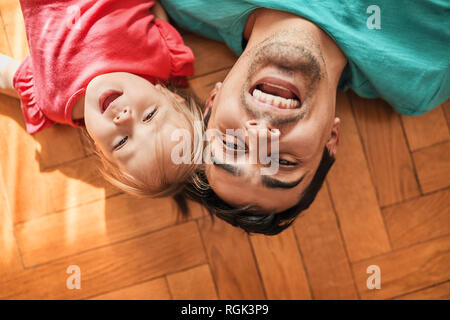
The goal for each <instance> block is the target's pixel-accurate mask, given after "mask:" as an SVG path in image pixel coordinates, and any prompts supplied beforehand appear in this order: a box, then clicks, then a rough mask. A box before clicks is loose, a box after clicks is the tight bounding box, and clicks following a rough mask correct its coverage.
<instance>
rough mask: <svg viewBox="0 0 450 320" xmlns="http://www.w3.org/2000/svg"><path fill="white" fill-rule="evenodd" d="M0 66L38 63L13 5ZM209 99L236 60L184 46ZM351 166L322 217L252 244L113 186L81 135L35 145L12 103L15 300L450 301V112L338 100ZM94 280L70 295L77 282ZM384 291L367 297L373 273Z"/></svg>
mask: <svg viewBox="0 0 450 320" xmlns="http://www.w3.org/2000/svg"><path fill="white" fill-rule="evenodd" d="M0 19H1V20H0V52H1V53H4V54H8V55H11V56H14V57H15V58H17V59H22V58H23V57H24V56H25V55H26V54H27V46H26V41H25V36H24V30H23V20H22V17H21V13H20V9H19V6H18V1H17V0H2V1H1V4H0ZM183 37H184V39H185V41H186V43H187V44H188V45H190V46H191V47H192V48H193V50H194V52H195V54H196V57H197V62H196V65H195V68H196V76H195V77H192V79H190V83H191V85H192V87H193V89H194V90H195V92H196V93H197V95H198V96H199V97H201V98H202V99H204V98H205V97H206V96H207V94H208V92H209V91H210V90H211V89H212V87H213V85H214V83H215V82H216V81H219V80H222V79H224V77H225V75H226V74H227V72H228V71H229V69H230V67H231V66H232V65H233V62H234V61H235V59H236V57H235V56H234V55H233V54H232V53H231V52H230V51H229V50H228V49H227V48H226V47H225V46H223V45H222V44H219V43H216V42H213V41H210V40H206V39H203V38H200V37H197V36H194V35H192V34H188V33H183ZM337 113H338V116H339V117H340V118H341V120H342V128H341V129H342V136H341V145H340V148H339V151H338V160H337V162H336V164H335V166H334V167H333V169H332V170H331V172H330V174H329V175H328V177H327V180H326V184H325V186H324V188H323V189H322V190H321V191H320V193H319V195H318V198H317V199H316V201H315V202H314V204H313V206H312V207H311V208H310V210H308V211H307V212H305V213H304V214H302V215H301V216H300V217H299V218H298V219H297V220H296V222H295V225H294V226H293V227H291V228H289V229H287V230H286V231H285V232H284V233H282V234H281V235H278V236H275V237H265V236H250V237H249V236H247V235H246V234H245V233H243V232H241V231H240V230H238V229H235V228H233V227H230V226H229V225H227V224H225V223H223V222H221V221H219V220H216V223H215V224H214V225H212V224H211V222H210V219H209V218H208V216H207V215H206V213H205V212H204V211H203V210H202V209H201V208H200V207H199V206H198V205H194V204H193V205H192V213H193V214H192V217H191V218H190V219H189V220H188V221H180V220H177V215H176V211H175V206H174V204H173V203H172V201H170V200H167V199H161V200H136V199H133V198H132V197H129V196H127V195H125V194H123V193H122V192H119V190H117V189H115V188H113V187H112V186H110V185H108V184H107V183H105V182H104V181H103V180H102V179H101V178H100V177H99V175H98V173H97V171H96V167H95V162H94V159H93V157H92V155H90V154H89V153H88V152H86V150H85V147H84V145H83V142H82V140H81V136H80V132H79V131H78V130H77V129H75V128H70V127H64V126H54V127H52V128H50V129H48V130H45V131H43V132H41V133H39V134H37V135H35V136H34V137H32V136H30V135H28V134H27V133H26V132H25V129H24V122H23V120H22V115H21V111H20V109H19V102H18V101H16V100H13V99H10V98H7V97H4V96H1V97H0V298H2V299H449V298H450V282H449V279H450V250H449V249H450V189H449V185H450V135H449V120H450V103H449V102H448V101H447V103H446V104H444V105H442V106H440V107H438V108H436V109H434V110H433V111H431V112H430V113H428V114H426V115H423V116H420V117H403V116H399V115H398V114H396V113H395V112H393V110H392V109H391V108H390V107H389V106H388V105H387V104H386V103H385V102H383V101H381V100H367V99H362V98H359V97H357V96H356V95H355V94H353V93H351V92H346V93H343V92H339V94H338V107H337ZM71 265H77V266H79V267H80V270H81V289H80V290H76V289H75V290H69V289H67V288H66V280H67V278H68V277H69V274H67V273H66V270H67V268H68V267H69V266H71ZM370 265H377V266H379V267H380V270H381V289H379V290H369V289H368V288H367V286H366V281H367V278H368V277H369V276H370V274H367V273H366V270H367V267H368V266H370Z"/></svg>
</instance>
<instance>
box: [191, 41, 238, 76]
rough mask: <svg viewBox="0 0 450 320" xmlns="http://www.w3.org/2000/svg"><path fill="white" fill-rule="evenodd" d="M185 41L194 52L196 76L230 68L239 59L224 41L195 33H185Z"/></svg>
mask: <svg viewBox="0 0 450 320" xmlns="http://www.w3.org/2000/svg"><path fill="white" fill-rule="evenodd" d="M183 40H184V43H185V44H186V45H187V46H189V47H190V48H191V49H192V51H193V52H194V56H195V63H194V71H195V75H194V77H195V78H197V77H200V76H202V75H204V74H207V73H211V72H215V71H218V70H222V69H224V68H230V67H232V66H233V64H234V63H235V61H236V60H237V57H236V55H235V54H234V53H233V51H231V50H230V49H229V48H228V47H227V46H226V45H225V44H224V43H223V42H219V41H214V40H211V39H207V38H204V37H202V36H199V35H195V34H193V33H189V32H188V33H186V34H183Z"/></svg>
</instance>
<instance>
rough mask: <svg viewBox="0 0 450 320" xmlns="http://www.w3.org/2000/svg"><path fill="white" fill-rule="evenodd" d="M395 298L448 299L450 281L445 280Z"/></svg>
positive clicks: (449, 296) (449, 297)
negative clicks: (436, 284)
mask: <svg viewBox="0 0 450 320" xmlns="http://www.w3.org/2000/svg"><path fill="white" fill-rule="evenodd" d="M396 299H397V300H450V282H445V283H443V284H440V285H438V286H434V287H431V288H427V289H424V290H420V291H418V292H414V293H411V294H407V295H405V296H401V297H398V298H396Z"/></svg>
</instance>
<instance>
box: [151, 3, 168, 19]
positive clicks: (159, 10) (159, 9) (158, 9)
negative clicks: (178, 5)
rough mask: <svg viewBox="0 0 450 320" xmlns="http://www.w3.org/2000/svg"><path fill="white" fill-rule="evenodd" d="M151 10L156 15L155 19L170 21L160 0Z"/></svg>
mask: <svg viewBox="0 0 450 320" xmlns="http://www.w3.org/2000/svg"><path fill="white" fill-rule="evenodd" d="M150 10H151V11H152V13H153V14H154V15H155V19H159V20H164V21H169V17H168V16H167V13H166V11H165V10H164V8H163V6H162V5H161V3H159V2H158V1H156V2H155V4H154V5H153V7H151V9H150Z"/></svg>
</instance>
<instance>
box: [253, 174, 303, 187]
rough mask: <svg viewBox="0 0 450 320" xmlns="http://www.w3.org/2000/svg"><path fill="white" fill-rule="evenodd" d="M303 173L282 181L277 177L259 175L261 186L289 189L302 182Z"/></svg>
mask: <svg viewBox="0 0 450 320" xmlns="http://www.w3.org/2000/svg"><path fill="white" fill-rule="evenodd" d="M304 177H305V175H302V176H301V177H300V179H298V180H296V181H292V182H284V181H281V180H278V179H274V178H271V177H269V176H261V181H262V184H263V186H265V187H267V188H270V189H277V188H280V189H291V188H294V187H296V186H298V185H299V183H300V182H302V180H303V178H304Z"/></svg>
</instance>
